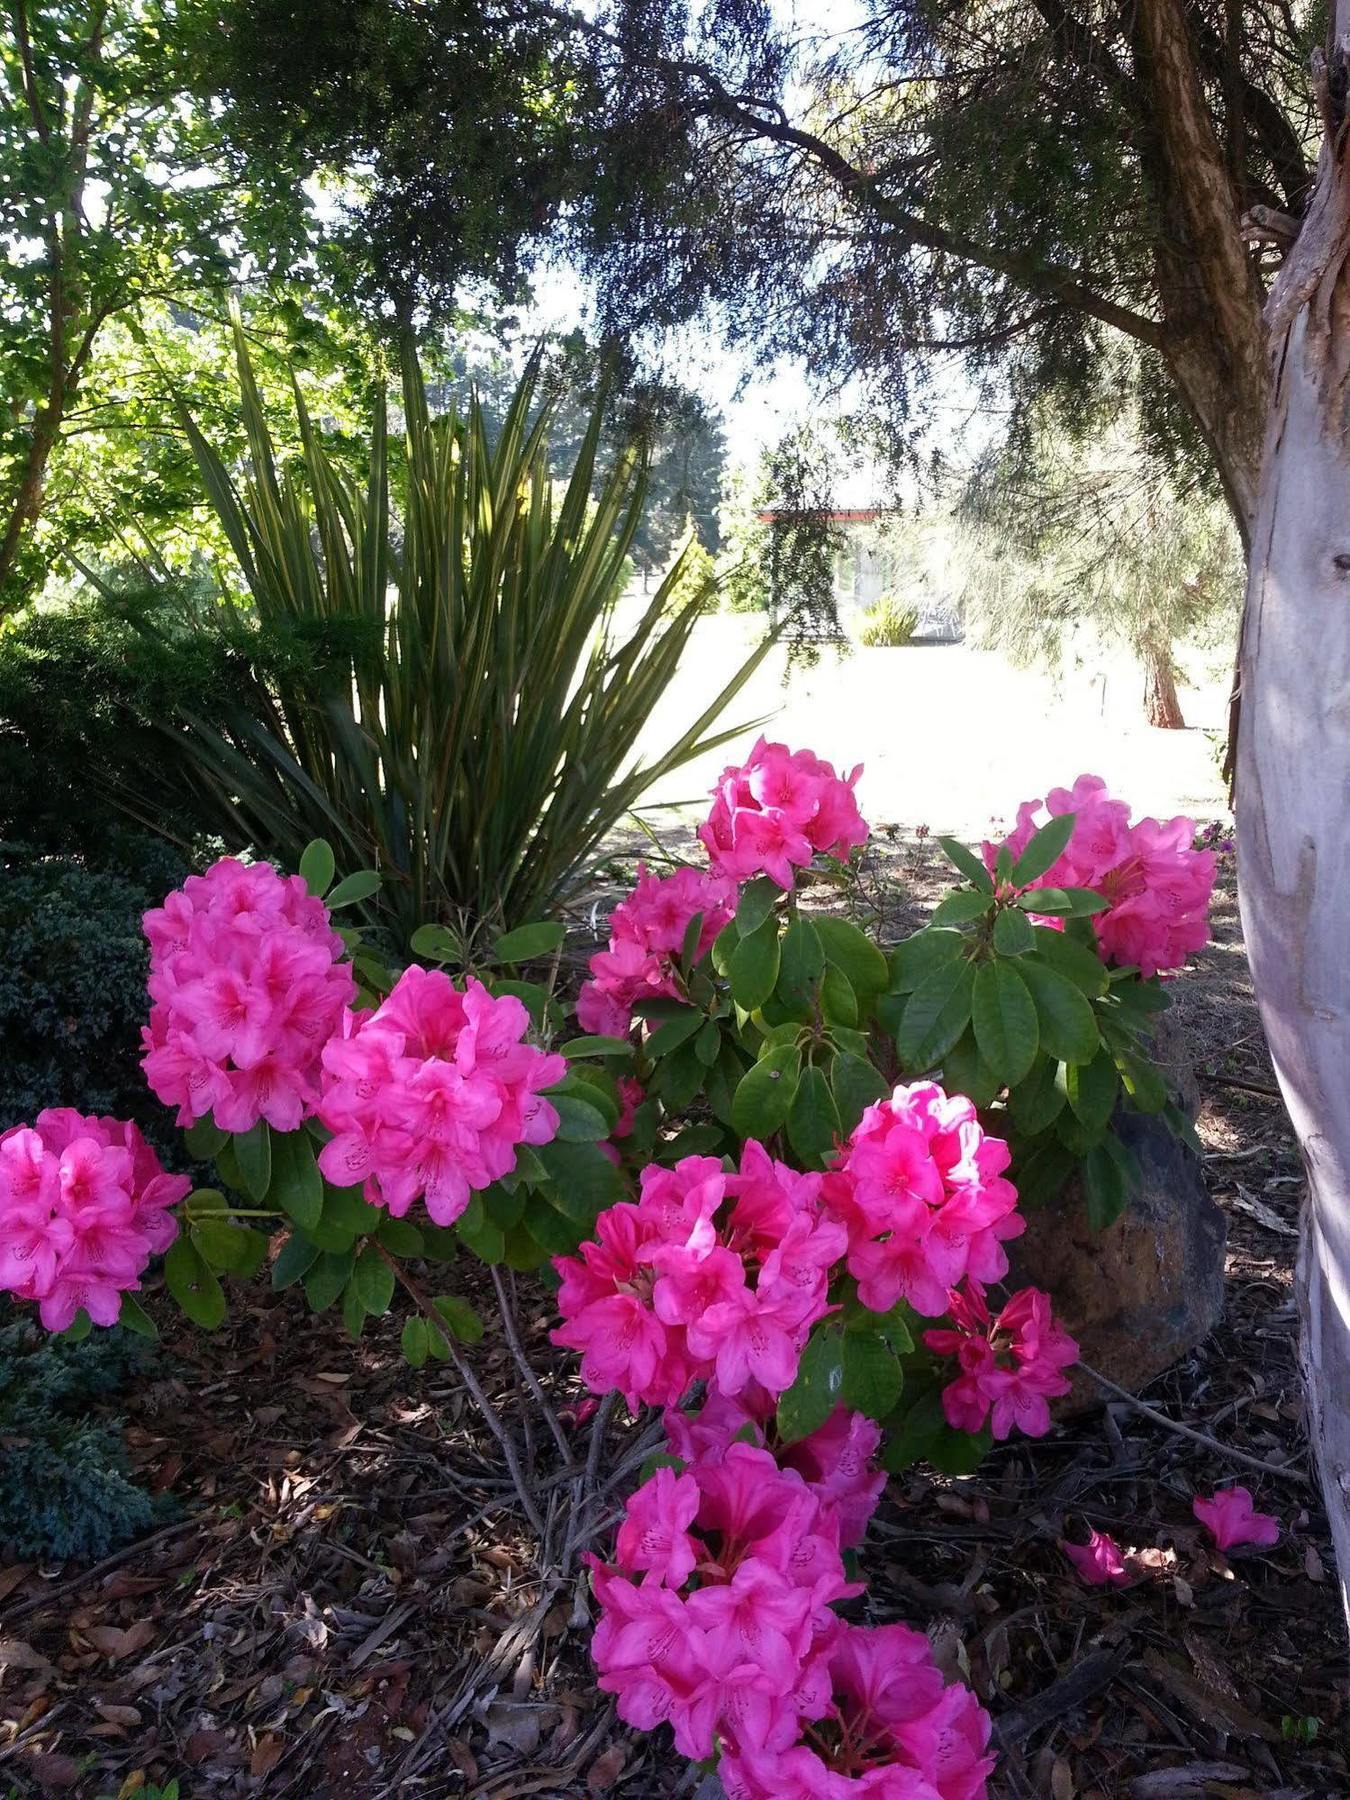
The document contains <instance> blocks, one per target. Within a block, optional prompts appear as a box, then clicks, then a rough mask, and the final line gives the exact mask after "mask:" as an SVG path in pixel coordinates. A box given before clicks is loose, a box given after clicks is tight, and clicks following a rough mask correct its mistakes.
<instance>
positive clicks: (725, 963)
mask: <svg viewBox="0 0 1350 1800" xmlns="http://www.w3.org/2000/svg"><path fill="white" fill-rule="evenodd" d="M740 941H741V934H740V932H739V930H738V929H737V927H736V921H735V919H732V920H731V921H730V922H729V923H728V924H726V925H724V926H723V927H722V929H721V930H720V931H719V932H718V934H717V936H716V937H715V938H714V939H713V944H712V949H711V950H710V951H709V952H708V955H709V956H710V957H711V959H712V966H713V968H714V969H716V971H717V973H718V974H719V975H720V976H722V978H723V980H725V979H726V977H727V974H728V973H729V971H730V969H731V959H732V957H733V956H734V955H735V953H736V946H737V944H739V943H740Z"/></svg>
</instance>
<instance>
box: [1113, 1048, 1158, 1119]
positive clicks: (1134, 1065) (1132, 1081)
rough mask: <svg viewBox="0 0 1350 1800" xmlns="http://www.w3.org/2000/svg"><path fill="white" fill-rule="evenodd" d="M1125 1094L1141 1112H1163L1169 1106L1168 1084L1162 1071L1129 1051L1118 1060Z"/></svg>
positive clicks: (1118, 1057) (1117, 1063)
mask: <svg viewBox="0 0 1350 1800" xmlns="http://www.w3.org/2000/svg"><path fill="white" fill-rule="evenodd" d="M1116 1067H1117V1068H1118V1069H1119V1071H1120V1079H1121V1081H1122V1082H1123V1083H1124V1084H1125V1092H1126V1093H1127V1094H1128V1095H1129V1096H1130V1099H1131V1100H1132V1101H1133V1102H1134V1104H1135V1105H1136V1106H1137V1107H1138V1109H1139V1111H1140V1112H1146V1113H1157V1112H1161V1111H1162V1110H1163V1108H1164V1107H1165V1106H1166V1105H1167V1083H1166V1081H1165V1080H1164V1079H1163V1073H1162V1070H1161V1069H1159V1068H1158V1067H1157V1066H1156V1065H1155V1064H1153V1063H1151V1062H1149V1061H1148V1060H1147V1059H1146V1058H1144V1057H1142V1056H1135V1055H1132V1054H1131V1053H1130V1052H1129V1051H1128V1050H1127V1051H1125V1052H1123V1053H1122V1054H1121V1055H1119V1056H1117V1058H1116Z"/></svg>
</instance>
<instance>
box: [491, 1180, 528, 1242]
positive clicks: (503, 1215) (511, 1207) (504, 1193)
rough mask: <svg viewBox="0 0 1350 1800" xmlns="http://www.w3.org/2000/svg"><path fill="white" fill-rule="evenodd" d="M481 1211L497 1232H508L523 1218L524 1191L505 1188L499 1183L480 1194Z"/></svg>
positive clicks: (522, 1189)
mask: <svg viewBox="0 0 1350 1800" xmlns="http://www.w3.org/2000/svg"><path fill="white" fill-rule="evenodd" d="M482 1201H483V1211H484V1212H485V1213H486V1214H487V1216H488V1218H489V1219H491V1220H492V1223H493V1224H494V1225H495V1226H496V1227H497V1229H498V1231H509V1230H510V1229H511V1227H512V1226H513V1225H519V1223H520V1221H521V1220H522V1219H523V1218H524V1217H525V1189H524V1188H506V1187H503V1185H502V1183H501V1182H500V1181H494V1182H493V1184H492V1186H491V1187H488V1188H484V1189H483V1193H482Z"/></svg>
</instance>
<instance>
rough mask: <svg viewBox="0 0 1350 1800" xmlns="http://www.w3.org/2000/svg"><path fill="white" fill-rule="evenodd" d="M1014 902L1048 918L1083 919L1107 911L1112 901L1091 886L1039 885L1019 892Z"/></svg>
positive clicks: (1028, 910)
mask: <svg viewBox="0 0 1350 1800" xmlns="http://www.w3.org/2000/svg"><path fill="white" fill-rule="evenodd" d="M1014 904H1015V905H1017V906H1020V907H1023V908H1024V909H1025V910H1026V911H1027V912H1031V913H1040V914H1041V916H1042V917H1043V918H1047V919H1070V918H1078V919H1083V918H1087V917H1089V916H1090V915H1091V914H1092V913H1099V912H1105V911H1106V909H1107V908H1108V906H1109V905H1110V904H1111V903H1110V901H1109V900H1107V899H1105V898H1104V896H1103V895H1101V894H1095V893H1093V891H1092V889H1091V888H1053V887H1039V888H1028V889H1027V891H1026V893H1024V894H1019V895H1018V896H1017V899H1016V901H1015V902H1014Z"/></svg>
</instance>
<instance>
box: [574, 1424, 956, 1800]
mask: <svg viewBox="0 0 1350 1800" xmlns="http://www.w3.org/2000/svg"><path fill="white" fill-rule="evenodd" d="M707 1410H708V1409H706V1408H705V1411H704V1414H703V1415H701V1416H700V1419H699V1420H698V1421H697V1422H696V1423H695V1424H693V1425H691V1426H690V1428H689V1432H688V1434H687V1435H686V1442H687V1443H688V1446H689V1447H690V1448H691V1449H693V1450H695V1452H696V1453H695V1454H694V1455H693V1456H692V1458H691V1460H690V1461H689V1462H688V1463H687V1464H686V1465H685V1466H684V1467H683V1469H682V1470H681V1471H679V1472H677V1471H676V1470H674V1469H670V1468H663V1469H659V1470H658V1471H657V1472H656V1474H655V1475H653V1476H652V1478H651V1479H650V1480H649V1481H647V1482H646V1483H644V1485H643V1486H642V1487H641V1488H639V1489H638V1491H637V1493H636V1494H634V1496H633V1498H632V1500H631V1501H630V1503H629V1508H628V1516H627V1518H626V1519H625V1521H624V1524H623V1526H622V1527H621V1528H620V1531H619V1536H618V1542H617V1545H616V1553H615V1554H616V1560H615V1562H614V1564H612V1565H609V1566H606V1565H603V1564H601V1563H599V1562H597V1561H595V1560H594V1559H592V1565H591V1566H592V1576H593V1580H594V1584H595V1592H596V1596H597V1598H598V1600H599V1602H600V1607H601V1617H600V1622H599V1624H598V1626H597V1628H596V1632H595V1638H594V1644H593V1648H594V1654H595V1658H596V1663H597V1666H598V1667H599V1670H600V1686H601V1687H602V1688H603V1689H605V1691H607V1692H609V1693H612V1694H614V1695H616V1697H617V1700H618V1709H619V1715H620V1717H621V1718H623V1719H624V1720H626V1721H627V1722H628V1723H629V1724H632V1725H637V1726H639V1727H641V1728H645V1729H651V1728H653V1727H654V1726H656V1725H657V1724H659V1723H662V1722H668V1723H669V1724H670V1725H671V1727H672V1729H673V1731H674V1735H675V1745H676V1748H677V1749H678V1750H679V1751H681V1752H682V1753H683V1754H684V1755H686V1756H690V1757H697V1758H701V1757H707V1756H710V1755H711V1754H712V1753H713V1752H714V1750H715V1749H720V1750H721V1752H722V1758H721V1763H720V1768H719V1773H720V1774H721V1776H722V1778H723V1781H724V1783H725V1785H726V1787H727V1791H728V1793H729V1794H731V1795H740V1796H746V1797H754V1800H759V1797H760V1796H773V1800H780V1796H782V1795H784V1794H792V1795H797V1794H800V1795H803V1796H805V1795H811V1796H815V1795H826V1796H830V1797H831V1800H833V1797H834V1796H836V1795H837V1796H839V1800H846V1797H847V1796H850V1795H853V1794H859V1795H863V1794H867V1795H874V1796H886V1795H891V1794H897V1795H900V1794H903V1795H910V1796H912V1797H914V1800H978V1796H981V1795H982V1794H983V1793H984V1781H985V1777H986V1775H987V1774H988V1771H989V1769H990V1767H991V1766H992V1759H990V1758H988V1757H987V1756H986V1755H985V1754H984V1751H985V1745H986V1743H987V1741H988V1735H989V1722H988V1720H987V1718H986V1717H985V1716H984V1714H983V1713H982V1712H981V1711H980V1708H979V1707H978V1705H977V1704H976V1702H975V1699H974V1696H973V1695H972V1694H970V1693H969V1691H968V1690H966V1689H964V1688H960V1687H956V1688H947V1687H945V1686H944V1684H943V1680H942V1677H941V1675H940V1674H939V1673H938V1671H937V1670H936V1669H935V1668H934V1667H933V1664H932V1660H931V1657H930V1655H929V1650H928V1644H927V1641H926V1639H924V1638H923V1637H921V1636H920V1635H919V1633H917V1632H913V1631H910V1630H909V1629H908V1628H907V1627H905V1626H903V1625H892V1626H885V1627H882V1628H881V1629H880V1630H877V1631H863V1630H861V1629H859V1628H858V1627H856V1626H849V1625H845V1624H844V1623H842V1621H841V1620H840V1619H839V1618H838V1617H837V1615H836V1614H835V1613H834V1611H833V1610H832V1608H833V1603H834V1602H835V1601H837V1600H841V1599H845V1598H847V1597H848V1596H850V1595H853V1594H856V1593H858V1592H859V1591H860V1590H859V1589H858V1587H857V1586H856V1585H854V1584H851V1583H850V1582H849V1581H848V1579H847V1577H846V1575H845V1572H844V1566H843V1560H842V1555H841V1543H842V1539H841V1532H840V1516H839V1514H838V1512H837V1511H835V1512H831V1510H830V1509H829V1507H828V1505H827V1504H826V1502H825V1501H824V1500H823V1498H822V1493H821V1484H819V1483H813V1482H811V1481H809V1480H808V1479H806V1478H805V1477H804V1476H803V1475H802V1474H801V1473H800V1472H799V1471H798V1470H797V1469H793V1468H787V1467H784V1466H782V1465H781V1463H780V1462H779V1461H778V1460H777V1459H776V1458H775V1457H774V1455H773V1454H772V1453H771V1452H770V1451H768V1450H767V1449H764V1448H762V1447H761V1446H760V1445H758V1444H754V1443H746V1442H741V1441H737V1440H736V1439H735V1438H732V1439H730V1440H729V1439H728V1438H727V1436H726V1435H725V1430H721V1431H719V1428H718V1425H717V1424H715V1423H714V1424H710V1423H709V1422H708V1419H707ZM735 1413H736V1409H735V1408H732V1409H731V1410H730V1411H729V1412H728V1413H727V1414H726V1416H725V1417H724V1418H723V1420H722V1422H721V1423H722V1425H723V1427H730V1426H732V1425H733V1424H734V1423H735ZM832 1424H833V1422H832ZM695 1434H697V1436H695ZM817 1435H818V1436H820V1435H821V1434H817ZM850 1435H851V1427H850V1426H849V1424H848V1421H847V1418H845V1420H844V1422H843V1425H842V1429H841V1430H840V1428H836V1436H842V1439H843V1440H844V1441H847V1439H848V1438H849V1437H850ZM677 1441H678V1440H677ZM817 1454H818V1455H819V1456H820V1457H821V1459H822V1461H824V1462H828V1461H829V1459H830V1454H831V1451H830V1448H829V1446H828V1445H822V1446H820V1447H818V1450H817Z"/></svg>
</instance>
